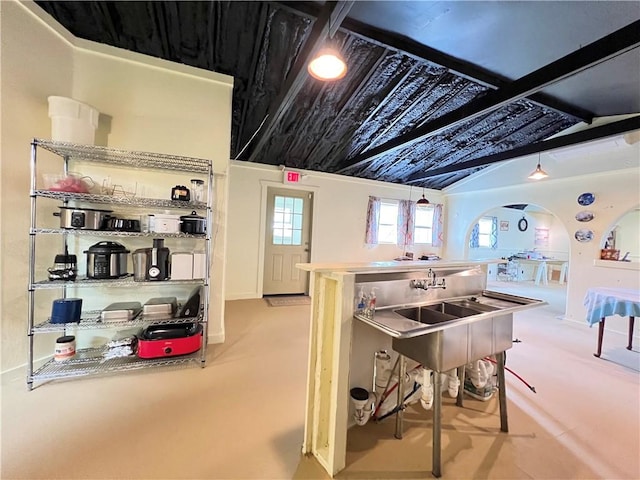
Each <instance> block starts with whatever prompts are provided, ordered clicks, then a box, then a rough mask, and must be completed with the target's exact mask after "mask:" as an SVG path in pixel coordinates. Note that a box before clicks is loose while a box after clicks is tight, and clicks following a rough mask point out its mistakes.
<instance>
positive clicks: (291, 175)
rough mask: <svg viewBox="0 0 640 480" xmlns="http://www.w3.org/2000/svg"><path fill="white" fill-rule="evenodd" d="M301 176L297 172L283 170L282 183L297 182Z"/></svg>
mask: <svg viewBox="0 0 640 480" xmlns="http://www.w3.org/2000/svg"><path fill="white" fill-rule="evenodd" d="M301 178H302V176H301V175H300V173H299V172H291V171H288V170H285V171H284V183H298V182H299V181H300V180H301Z"/></svg>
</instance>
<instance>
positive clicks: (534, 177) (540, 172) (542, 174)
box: [527, 153, 549, 180]
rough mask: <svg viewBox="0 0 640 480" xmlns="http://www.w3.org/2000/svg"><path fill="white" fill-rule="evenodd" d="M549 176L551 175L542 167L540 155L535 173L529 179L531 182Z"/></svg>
mask: <svg viewBox="0 0 640 480" xmlns="http://www.w3.org/2000/svg"><path fill="white" fill-rule="evenodd" d="M548 176H549V174H548V173H547V172H545V171H544V170H543V169H542V167H541V166H540V154H539V153H538V166H537V167H536V169H535V170H534V171H533V172H531V175H529V177H527V178H529V179H530V180H542V179H543V178H547V177H548Z"/></svg>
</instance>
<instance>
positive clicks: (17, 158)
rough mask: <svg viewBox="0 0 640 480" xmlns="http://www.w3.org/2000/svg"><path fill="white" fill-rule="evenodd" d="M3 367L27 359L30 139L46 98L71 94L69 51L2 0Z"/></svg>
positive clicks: (39, 126)
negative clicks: (55, 94)
mask: <svg viewBox="0 0 640 480" xmlns="http://www.w3.org/2000/svg"><path fill="white" fill-rule="evenodd" d="M0 42H1V44H0V48H1V50H0V57H1V58H2V70H1V83H2V90H1V91H0V95H1V96H2V98H1V101H0V105H1V110H0V115H1V130H0V135H1V138H0V161H1V166H0V174H1V179H0V182H1V191H0V209H1V210H0V211H1V214H0V237H1V242H2V244H1V248H0V254H1V258H2V264H1V272H2V273H1V277H0V281H1V282H2V284H1V285H0V295H1V298H2V302H1V304H0V308H1V311H0V321H1V322H2V328H1V331H2V343H1V345H2V370H3V371H4V370H6V369H8V368H12V367H15V366H17V365H20V364H24V363H25V361H26V358H27V350H26V346H27V335H26V332H27V313H26V312H27V292H26V290H27V284H28V282H27V279H28V262H27V258H28V248H27V247H28V242H27V238H28V237H27V236H28V232H29V152H30V145H29V142H30V141H31V139H32V138H33V137H47V136H49V134H50V127H51V123H50V121H49V117H48V116H47V109H48V106H47V100H46V98H47V96H48V95H51V94H52V93H54V92H56V93H57V94H59V95H65V96H69V95H71V92H72V87H73V85H72V81H71V79H72V65H73V51H72V48H71V46H70V45H69V44H67V43H65V42H64V41H61V40H60V38H59V37H58V35H57V34H55V33H54V32H53V31H52V30H50V29H49V28H46V27H45V26H44V25H43V24H42V23H41V22H39V21H38V20H37V19H35V18H34V17H33V16H32V15H31V14H29V13H28V11H27V10H25V9H24V8H23V7H22V6H20V5H19V4H17V3H14V2H4V1H3V2H0Z"/></svg>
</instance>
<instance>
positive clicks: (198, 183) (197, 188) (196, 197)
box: [191, 178, 204, 203]
mask: <svg viewBox="0 0 640 480" xmlns="http://www.w3.org/2000/svg"><path fill="white" fill-rule="evenodd" d="M191 202H192V203H201V202H204V180H200V179H199V178H192V179H191Z"/></svg>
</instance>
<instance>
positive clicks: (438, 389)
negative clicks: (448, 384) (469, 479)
mask: <svg viewBox="0 0 640 480" xmlns="http://www.w3.org/2000/svg"><path fill="white" fill-rule="evenodd" d="M433 377H434V380H433V449H432V457H433V458H432V461H431V463H432V464H433V466H432V469H431V473H433V476H434V477H436V478H440V477H441V476H442V473H441V465H440V464H441V458H440V439H441V435H442V419H441V416H442V384H441V383H440V373H439V372H434V376H433Z"/></svg>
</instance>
